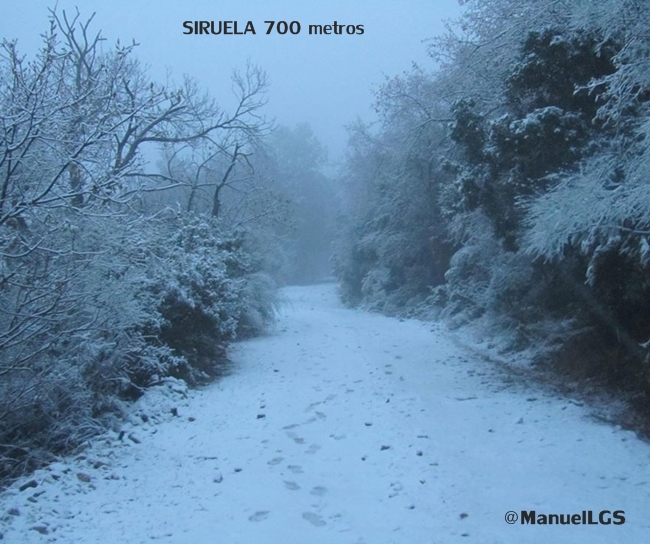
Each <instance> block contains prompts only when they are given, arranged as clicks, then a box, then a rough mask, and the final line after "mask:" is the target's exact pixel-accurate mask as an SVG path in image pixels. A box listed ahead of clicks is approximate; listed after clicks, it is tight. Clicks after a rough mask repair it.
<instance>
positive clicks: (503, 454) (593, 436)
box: [0, 285, 650, 544]
mask: <svg viewBox="0 0 650 544" xmlns="http://www.w3.org/2000/svg"><path fill="white" fill-rule="evenodd" d="M285 294H286V296H287V298H288V303H287V304H286V305H285V308H284V310H283V312H282V316H281V318H280V320H279V322H278V325H277V327H276V329H275V330H274V331H273V332H272V333H271V334H269V335H268V336H265V337H263V338H258V339H255V340H251V341H246V342H242V343H240V344H238V345H236V346H235V348H234V349H233V350H232V358H233V360H234V362H235V365H234V368H233V372H232V374H231V375H229V376H227V377H226V378H224V379H223V380H222V381H220V382H219V383H217V384H215V385H213V386H211V387H208V388H205V389H203V390H201V391H189V392H188V391H187V390H186V389H185V388H183V387H182V385H181V384H178V383H175V382H173V381H170V382H169V383H167V384H166V385H164V386H162V387H159V388H157V390H155V391H152V392H151V393H150V394H149V395H147V396H146V397H145V398H144V399H142V400H141V401H140V402H139V403H138V405H137V406H136V407H134V417H133V421H132V422H131V423H130V424H128V425H126V426H125V427H124V429H123V430H124V433H123V436H122V439H121V440H120V439H119V435H118V433H117V432H116V433H114V434H110V435H107V436H105V437H102V438H101V439H98V440H96V441H95V442H94V444H93V445H92V446H91V447H89V448H88V449H87V450H85V451H84V452H83V453H82V454H81V455H79V456H77V457H76V458H71V459H66V460H63V461H61V462H60V463H56V464H54V465H52V466H50V467H49V468H47V469H44V470H40V471H38V472H37V473H36V474H34V475H32V476H30V477H28V478H25V479H24V480H21V481H20V482H17V483H15V484H14V485H13V486H12V487H11V488H10V489H8V490H7V491H6V492H4V493H3V494H2V496H1V497H0V512H1V514H0V515H1V518H0V519H1V520H2V529H0V532H2V533H3V536H4V542H12V543H13V542H15V543H33V542H39V543H41V542H66V543H67V542H70V543H77V542H78V543H95V542H101V543H103V542H107V543H129V544H130V543H141V542H142V543H143V542H163V543H188V544H201V543H224V544H240V543H241V544H243V543H246V544H265V543H277V544H307V543H309V544H319V543H328V544H338V543H341V544H362V543H363V544H387V543H400V544H402V543H403V544H428V543H443V544H444V543H452V542H475V543H480V544H490V543H499V542H504V543H505V542H507V543H529V542H531V543H532V542H535V543H549V542H552V543H553V544H560V543H582V542H585V543H608V544H610V543H613V542H625V543H630V544H634V543H639V544H641V543H644V542H648V538H650V446H649V445H648V444H646V443H644V442H641V441H639V440H638V439H636V438H635V436H634V434H632V433H631V432H627V431H623V430H620V429H618V428H614V427H611V426H608V425H603V424H601V423H598V422H597V421H595V420H594V419H593V418H590V417H589V411H588V409H587V408H586V407H584V406H580V403H576V402H575V401H572V400H570V399H563V398H558V397H555V396H553V395H552V394H551V393H545V392H543V391H541V390H540V389H539V388H536V387H535V386H534V385H532V384H531V385H529V386H526V385H525V384H522V383H521V381H520V380H514V381H508V380H507V379H505V380H504V375H503V372H497V371H496V370H494V369H492V368H491V367H490V365H489V364H488V363H485V362H484V361H482V360H477V359H476V358H475V357H473V356H472V355H471V354H470V352H468V351H464V350H463V348H461V347H459V346H458V344H457V343H454V342H452V341H451V339H450V337H449V335H448V333H446V332H444V331H443V330H442V329H441V328H439V327H438V326H436V325H435V324H433V325H432V324H431V323H422V322H419V321H414V320H406V321H399V320H396V319H391V318H388V317H383V316H379V315H373V314H367V313H363V312H360V311H354V310H348V309H345V308H343V307H342V306H341V305H340V304H339V303H338V302H337V297H336V289H335V287H334V286H333V285H320V286H314V287H301V288H291V289H288V290H286V291H285ZM172 408H175V409H176V411H177V414H178V415H177V416H174V415H172V413H171V411H172ZM142 416H144V417H142ZM143 419H146V420H147V421H144V420H143ZM25 484H30V485H31V487H25V488H24V490H22V491H20V488H21V486H25ZM521 510H535V511H536V512H537V514H581V512H582V511H583V510H592V511H594V512H596V517H597V513H598V512H600V511H601V510H610V511H614V510H623V511H625V519H626V521H625V524H623V525H619V526H614V525H608V526H604V525H591V526H585V525H572V526H557V525H553V526H540V525H521V524H519V523H516V524H514V525H508V524H507V523H506V522H505V520H504V516H505V514H506V512H508V511H515V512H519V511H521Z"/></svg>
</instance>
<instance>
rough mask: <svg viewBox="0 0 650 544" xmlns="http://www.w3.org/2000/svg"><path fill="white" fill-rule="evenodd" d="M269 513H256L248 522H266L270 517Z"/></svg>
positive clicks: (261, 511) (262, 511) (265, 511)
mask: <svg viewBox="0 0 650 544" xmlns="http://www.w3.org/2000/svg"><path fill="white" fill-rule="evenodd" d="M269 513H270V512H269V511H268V510H260V511H258V512H255V513H254V514H253V515H252V516H249V518H248V521H264V520H265V519H266V518H268V517H269Z"/></svg>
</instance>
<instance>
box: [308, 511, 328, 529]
mask: <svg viewBox="0 0 650 544" xmlns="http://www.w3.org/2000/svg"><path fill="white" fill-rule="evenodd" d="M302 519H304V520H305V521H308V522H309V523H311V524H312V525H313V526H314V527H323V526H325V525H327V523H326V522H325V520H324V519H323V518H322V517H320V516H319V515H318V514H314V513H313V512H305V513H304V514H303V515H302Z"/></svg>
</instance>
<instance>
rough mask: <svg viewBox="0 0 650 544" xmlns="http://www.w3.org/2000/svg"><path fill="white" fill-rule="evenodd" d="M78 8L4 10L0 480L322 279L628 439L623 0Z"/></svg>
mask: <svg viewBox="0 0 650 544" xmlns="http://www.w3.org/2000/svg"><path fill="white" fill-rule="evenodd" d="M74 5H75V4H74V3H72V2H70V3H68V2H59V3H58V5H57V7H56V9H54V11H53V12H51V13H49V12H48V10H47V7H48V3H47V2H40V1H39V2H30V3H29V5H28V6H24V5H21V6H20V7H18V6H17V5H13V6H10V7H5V8H4V11H3V17H2V19H1V20H0V34H1V35H2V36H4V37H5V41H3V43H2V55H1V56H0V116H1V119H0V121H1V122H0V266H1V269H0V356H1V359H2V362H3V365H4V366H2V367H0V393H1V394H0V403H2V404H1V406H0V455H1V457H0V461H1V464H0V477H7V478H11V477H15V476H16V475H19V474H24V473H26V472H27V471H29V470H30V469H33V468H35V467H38V466H41V465H42V464H43V463H44V462H46V459H48V458H49V457H48V456H49V455H51V454H60V453H65V452H69V451H72V450H73V449H74V448H75V447H77V446H78V445H80V444H83V443H84V442H85V441H86V440H88V439H89V438H90V437H92V436H95V435H97V434H98V433H101V432H102V431H103V430H105V429H107V428H109V427H111V425H115V424H116V423H115V422H116V421H119V420H120V418H124V417H125V414H126V413H127V412H128V408H127V407H128V406H129V403H130V402H132V401H134V400H137V399H139V398H141V397H142V396H143V394H144V392H145V391H147V390H148V389H149V388H150V387H152V386H153V385H156V384H159V383H161V380H163V379H165V378H173V379H175V380H183V381H185V382H186V383H188V384H190V385H200V384H205V383H208V382H210V381H213V380H215V379H217V378H219V377H220V376H222V375H223V373H224V372H225V368H226V367H227V360H228V358H227V353H228V351H227V350H228V346H229V345H230V344H231V343H232V342H233V341H235V340H237V339H242V338H248V337H252V336H259V335H262V334H264V332H265V331H267V330H268V327H269V326H270V325H271V324H272V323H273V322H274V319H275V317H276V314H277V308H278V307H279V305H280V304H281V302H282V295H281V293H282V291H281V290H280V289H279V288H280V287H282V286H286V285H295V284H301V285H308V284H316V283H319V282H323V281H331V280H332V279H335V280H336V282H337V291H336V294H337V296H339V297H340V299H341V301H342V302H343V303H345V304H346V305H348V306H350V307H357V308H361V309H363V310H369V311H374V312H381V313H383V314H386V315H388V316H396V317H400V318H404V317H412V318H418V319H422V320H425V321H427V322H431V321H437V322H440V323H443V324H444V325H445V326H446V327H448V328H449V329H452V330H456V331H465V333H467V335H468V337H471V338H473V339H474V340H472V341H475V342H476V344H477V345H481V346H484V347H485V349H486V350H487V353H488V355H487V358H488V359H490V358H491V357H497V358H498V360H500V361H501V360H503V361H505V362H504V366H505V367H506V368H508V369H510V370H512V369H515V368H517V370H513V373H516V372H519V371H520V370H521V371H522V372H524V373H525V376H526V379H533V377H539V376H540V374H538V373H541V375H543V380H546V381H547V382H548V383H553V384H554V385H556V386H557V387H558V389H559V390H561V391H569V392H570V393H571V394H575V395H585V396H589V395H603V396H610V395H611V398H614V399H616V401H617V402H616V403H614V404H616V406H614V407H613V408H612V412H611V413H610V414H609V415H608V416H607V421H608V422H612V421H614V422H620V424H621V425H625V426H628V427H629V428H633V429H635V430H637V431H638V432H639V433H641V434H645V435H646V436H647V435H648V433H650V424H649V422H650V402H649V401H648V399H649V398H650V372H649V371H648V368H649V367H648V362H649V361H650V275H649V271H650V268H649V267H650V189H649V188H650V184H649V183H648V179H649V176H650V146H649V142H650V79H649V76H648V74H650V64H649V62H650V61H649V58H648V54H647V52H648V50H649V48H650V43H649V40H650V38H649V37H648V33H647V21H648V20H650V4H648V2H647V1H646V0H602V1H601V2H597V3H591V2H557V1H556V0H489V1H479V0H468V1H466V2H462V5H463V6H462V10H461V8H460V7H459V6H458V5H457V3H456V2H455V1H451V0H450V1H448V2H435V3H429V2H424V1H417V2H415V1H414V2H409V3H407V4H405V3H397V2H381V3H377V2H357V3H354V4H352V3H346V2H328V3H318V4H316V5H307V4H306V3H303V4H297V3H295V5H292V4H290V3H289V2H276V3H274V4H273V5H272V6H270V5H269V4H268V3H263V2H255V3H247V4H246V5H245V6H243V5H241V4H235V3H234V2H232V3H221V4H219V5H218V6H216V5H214V4H211V3H208V2H192V3H189V4H188V3H186V4H184V5H183V6H181V5H180V4H179V3H176V2H161V3H157V4H155V8H152V4H149V5H147V6H145V5H143V4H142V3H137V2H126V1H122V0H120V1H119V2H113V3H111V5H110V8H109V7H106V6H105V5H104V4H100V3H99V2H84V3H83V5H80V6H79V9H80V12H79V13H77V12H76V11H75V9H74ZM94 12H96V15H95V16H94V17H93V13H94ZM269 19H272V20H276V21H279V20H284V21H287V22H291V21H299V22H300V23H301V25H302V32H301V34H300V35H298V36H295V35H291V34H286V35H265V34H264V32H265V25H264V22H263V21H264V20H269ZM446 19H451V20H452V21H453V20H454V19H456V21H455V22H451V23H450V24H449V26H448V27H446V26H445V24H444V21H445V20H446ZM187 20H215V21H218V20H233V21H234V20H236V21H238V22H239V23H240V27H242V28H243V26H244V25H245V23H246V22H247V21H249V20H251V21H254V22H255V26H256V30H257V35H245V36H242V35H237V36H235V35H222V36H211V35H199V36H195V35H184V34H183V27H182V23H183V22H184V21H187ZM334 21H337V22H338V23H339V24H353V25H363V27H364V34H363V35H353V36H349V35H341V36H338V35H325V36H313V35H309V34H308V27H309V25H310V24H333V23H334ZM14 39H15V40H16V41H13V40H14ZM118 40H119V41H118ZM133 40H135V42H137V44H138V45H137V46H135V45H133ZM314 292H316V291H313V293H314ZM314 300H316V298H315V299H314ZM332 315H334V314H332ZM354 315H355V316H356V317H357V318H359V320H360V321H363V320H365V319H366V318H367V314H362V313H360V312H358V313H355V314H354ZM359 316H364V317H363V318H361V317H359ZM387 323H389V321H387ZM355 326H356V325H355ZM387 327H390V325H387ZM285 332H286V331H285ZM429 332H434V329H431V330H430V331H429ZM373 334H374V333H373ZM377 334H380V333H379V332H377ZM404 342H405V348H406V347H407V346H406V344H407V343H408V340H405V341H404ZM334 343H336V342H334ZM422 345H423V346H425V348H427V349H428V347H429V346H427V345H426V342H424V343H423V344H422ZM338 347H340V346H338ZM423 349H424V348H423ZM431 349H432V350H434V349H435V348H433V347H432V348H431ZM481 349H483V348H481ZM404 351H405V352H408V349H405V350H404ZM424 351H425V352H426V349H425V350H424ZM400 357H401V355H400ZM520 359H524V360H525V361H526V364H525V365H521V366H523V367H525V368H524V369H523V370H522V369H521V368H520V367H518V366H517V365H518V361H519V360H520ZM490 360H491V359H490ZM387 366H388V365H387ZM387 374H388V372H387ZM535 379H537V378H535ZM472 398H474V397H472ZM461 400H468V399H461ZM533 400H535V399H533ZM619 401H620V402H619ZM525 402H527V401H525ZM45 416H47V417H45Z"/></svg>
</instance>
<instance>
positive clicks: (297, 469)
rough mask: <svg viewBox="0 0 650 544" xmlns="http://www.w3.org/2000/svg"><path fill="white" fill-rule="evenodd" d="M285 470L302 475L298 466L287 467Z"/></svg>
mask: <svg viewBox="0 0 650 544" xmlns="http://www.w3.org/2000/svg"><path fill="white" fill-rule="evenodd" d="M287 468H288V469H289V470H290V471H291V472H293V473H294V474H302V473H303V470H302V467H301V466H300V465H289V466H288V467H287Z"/></svg>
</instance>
